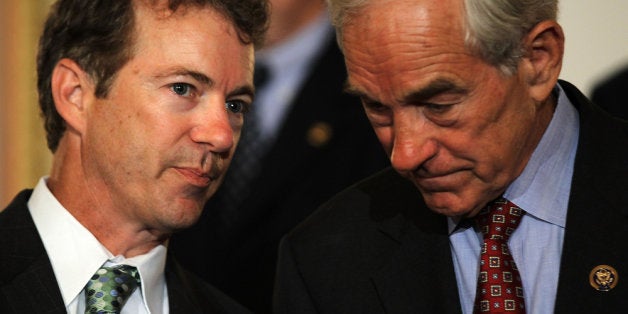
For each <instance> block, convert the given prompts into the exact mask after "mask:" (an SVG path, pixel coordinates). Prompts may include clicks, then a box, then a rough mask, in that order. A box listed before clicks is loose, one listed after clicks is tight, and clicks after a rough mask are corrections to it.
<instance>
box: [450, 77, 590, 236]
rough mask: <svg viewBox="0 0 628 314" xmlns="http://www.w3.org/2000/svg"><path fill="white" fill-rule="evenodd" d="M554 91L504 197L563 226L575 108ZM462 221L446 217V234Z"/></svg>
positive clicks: (574, 145)
mask: <svg viewBox="0 0 628 314" xmlns="http://www.w3.org/2000/svg"><path fill="white" fill-rule="evenodd" d="M556 91H557V94H558V102H557V105H556V110H555V111H554V115H553V117H552V120H551V122H550V124H549V126H548V127H547V129H546V130H545V133H544V134H543V137H542V138H541V141H540V142H539V144H538V145H537V147H536V148H535V149H534V152H533V153H532V156H531V157H530V160H529V161H528V164H527V165H526V167H525V169H524V170H523V172H522V173H521V175H519V177H517V179H515V181H514V182H513V183H512V184H511V185H510V186H509V187H508V189H507V190H506V192H505V193H504V197H505V198H507V199H508V200H510V201H511V202H513V203H514V204H516V205H517V206H519V207H521V208H522V209H524V210H525V211H526V213H528V214H530V215H532V216H534V217H536V218H538V219H541V220H544V221H546V222H548V223H551V224H554V225H557V226H560V227H563V228H564V227H565V222H566V220H567V206H568V204H569V193H570V190H571V178H572V174H573V165H574V160H575V155H576V148H577V145H578V133H579V128H580V127H579V121H578V112H577V110H576V109H575V107H574V106H573V105H572V103H571V101H570V100H569V99H568V98H567V95H566V94H565V92H564V91H563V89H562V87H560V85H558V84H557V85H556ZM464 221H466V220H462V221H461V220H460V219H459V218H453V217H447V223H448V230H449V234H450V235H451V234H452V233H454V232H457V230H460V229H465V228H466V227H468V226H467V225H463V224H462V222H464Z"/></svg>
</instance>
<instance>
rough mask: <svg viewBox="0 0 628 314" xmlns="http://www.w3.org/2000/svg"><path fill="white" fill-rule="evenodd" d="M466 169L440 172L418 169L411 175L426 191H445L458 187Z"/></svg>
mask: <svg viewBox="0 0 628 314" xmlns="http://www.w3.org/2000/svg"><path fill="white" fill-rule="evenodd" d="M463 172H464V169H455V170H451V171H443V172H438V173H429V172H425V171H422V170H420V171H417V172H414V173H411V174H410V176H411V178H412V181H414V182H415V183H416V184H417V185H418V186H419V187H421V188H422V189H423V190H424V191H426V192H444V191H450V190H452V189H456V188H458V187H459V185H460V183H461V179H462V177H461V175H462V173H463Z"/></svg>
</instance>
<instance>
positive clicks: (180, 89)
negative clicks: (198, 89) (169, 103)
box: [170, 83, 194, 97]
mask: <svg viewBox="0 0 628 314" xmlns="http://www.w3.org/2000/svg"><path fill="white" fill-rule="evenodd" d="M170 89H171V90H172V91H173V92H174V93H175V94H177V95H179V96H184V97H190V96H192V92H193V89H194V87H193V86H192V85H190V84H187V83H174V84H172V86H170Z"/></svg>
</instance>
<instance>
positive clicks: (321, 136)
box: [307, 121, 333, 148]
mask: <svg viewBox="0 0 628 314" xmlns="http://www.w3.org/2000/svg"><path fill="white" fill-rule="evenodd" d="M332 135H333V130H332V128H331V125H329V123H326V122H321V121H319V122H316V123H314V124H312V126H310V129H309V130H308V131H307V142H308V143H309V144H310V145H311V146H313V147H316V148H320V147H323V146H325V145H326V144H327V142H329V140H331V137H332Z"/></svg>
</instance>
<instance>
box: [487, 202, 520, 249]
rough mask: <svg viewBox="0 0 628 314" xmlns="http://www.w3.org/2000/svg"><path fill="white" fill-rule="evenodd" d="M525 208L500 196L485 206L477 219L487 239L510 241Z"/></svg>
mask: <svg viewBox="0 0 628 314" xmlns="http://www.w3.org/2000/svg"><path fill="white" fill-rule="evenodd" d="M523 213H524V212H523V210H522V209H521V208H519V207H517V206H516V205H515V204H513V203H511V202H509V201H508V200H506V199H505V198H499V199H497V200H495V201H493V202H491V203H490V204H489V205H488V206H486V207H485V208H483V209H482V210H481V211H480V213H479V214H478V215H477V216H476V221H477V223H478V226H479V227H480V231H481V232H482V234H483V235H484V238H485V239H491V240H503V241H504V242H506V241H508V239H509V238H510V235H511V234H512V233H513V232H514V231H515V229H516V228H517V226H519V222H520V221H521V216H522V215H523Z"/></svg>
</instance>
